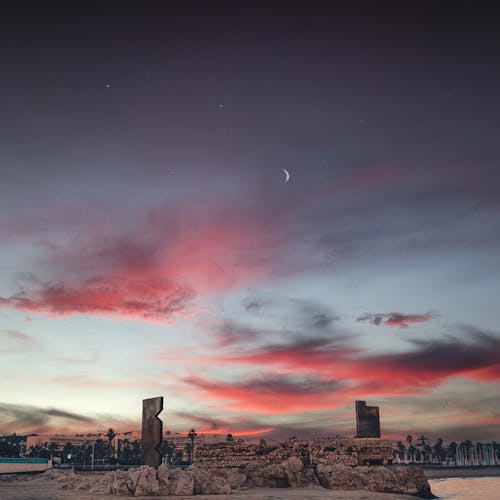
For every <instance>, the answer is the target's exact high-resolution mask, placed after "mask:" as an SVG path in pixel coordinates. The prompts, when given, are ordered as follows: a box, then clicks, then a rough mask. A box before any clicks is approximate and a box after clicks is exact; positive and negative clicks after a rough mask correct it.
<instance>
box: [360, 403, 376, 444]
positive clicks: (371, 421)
mask: <svg viewBox="0 0 500 500" xmlns="http://www.w3.org/2000/svg"><path fill="white" fill-rule="evenodd" d="M356 437H358V438H379V437H380V416H379V411H378V406H366V401H356Z"/></svg>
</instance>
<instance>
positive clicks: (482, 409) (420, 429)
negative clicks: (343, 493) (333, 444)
mask: <svg viewBox="0 0 500 500" xmlns="http://www.w3.org/2000/svg"><path fill="white" fill-rule="evenodd" d="M5 19H6V20H7V21H6V23H7V24H6V26H5V29H2V30H1V34H0V37H1V43H0V47H2V48H1V50H2V54H3V55H4V58H3V61H4V68H3V69H4V71H3V72H2V73H3V76H2V81H1V82H0V89H1V92H0V96H1V97H0V98H1V99H2V110H3V111H2V116H1V117H0V129H1V132H2V133H1V134H0V276H1V278H2V279H1V280H0V353H1V359H2V362H1V364H0V379H1V380H2V391H1V397H0V434H8V433H10V432H17V433H19V434H23V433H31V432H35V433H55V432H60V433H62V432H63V431H64V429H75V431H77V430H80V431H82V432H87V431H90V430H93V429H96V428H97V429H98V428H108V427H112V428H113V429H116V430H118V431H123V430H128V429H139V428H140V419H141V408H140V402H141V400H142V399H145V398H148V397H154V396H158V395H161V396H164V398H165V406H164V410H163V413H162V419H163V422H164V427H165V428H169V429H172V430H173V431H184V430H186V429H189V428H191V427H193V428H196V429H197V430H198V432H207V431H210V430H213V429H218V430H219V431H220V432H221V433H232V434H233V435H235V436H237V435H240V434H253V435H257V436H258V435H262V436H263V437H266V436H268V437H274V438H277V439H281V438H287V437H288V436H290V435H300V436H303V437H304V438H308V437H315V436H326V435H331V433H332V431H333V432H334V433H335V434H336V433H339V434H346V435H349V434H350V435H354V433H355V409H354V400H362V401H365V400H366V401H367V402H368V403H369V404H374V405H376V406H378V407H380V421H381V434H382V438H395V439H400V438H402V437H403V438H404V437H405V436H406V435H407V434H413V435H415V436H417V435H421V434H424V435H425V436H431V437H432V438H437V437H442V438H443V439H445V440H446V441H452V440H454V441H461V440H462V439H472V440H481V439H484V440H491V439H499V436H500V400H499V399H498V389H497V386H498V381H499V379H500V362H499V360H500V324H499V317H498V296H499V293H498V292H499V291H500V290H499V288H500V287H499V283H500V271H499V269H500V253H499V252H498V248H499V243H500V236H499V235H500V227H499V226H500V222H499V221H500V205H499V203H498V200H499V197H498V194H499V190H500V173H499V167H498V160H499V156H500V155H499V153H500V151H499V143H498V138H497V135H498V134H497V131H498V116H499V109H498V108H499V105H500V99H499V97H500V96H499V89H500V63H499V61H498V57H497V54H496V52H497V51H496V47H497V46H498V45H499V43H497V42H500V40H497V39H498V37H499V33H498V31H497V28H496V26H495V19H496V18H495V16H494V15H493V14H492V12H488V7H487V6H486V5H482V6H481V8H479V7H474V6H471V5H469V4H468V3H466V2H463V3H460V2H458V3H454V4H453V8H451V6H450V4H448V3H446V2H443V3H440V4H439V5H432V4H431V3H424V4H421V5H404V6H403V5H398V4H397V3H390V2H387V3H383V4H380V5H377V6H375V5H371V4H370V3H369V2H360V3H358V4H355V5H353V6H352V7H349V6H346V5H344V6H341V7H339V6H337V7H335V9H334V8H333V6H330V5H329V4H327V3H322V2H318V3H317V5H315V6H314V7H309V6H308V7H306V6H305V4H303V3H301V2H287V3H286V5H285V4H284V3H280V2H276V3H274V4H273V5H271V6H266V5H265V4H264V3H259V2H255V3H254V4H252V5H250V4H249V5H245V8H241V9H238V8H237V7H236V6H233V5H232V4H231V3H230V2H222V1H221V2H210V3H202V2H186V3H183V4H182V6H181V5H180V4H175V5H173V6H169V7H167V6H166V5H162V4H161V3H160V2H158V3H153V2H151V3H150V4H149V5H148V6H147V8H146V7H145V6H139V5H137V4H136V5H135V6H134V5H121V6H120V7H119V8H118V7H116V8H112V7H111V6H110V5H107V6H102V5H99V4H97V3H93V2H86V3H85V4H84V3H77V4H74V5H72V6H71V8H70V7H69V6H65V5H63V4H59V3H57V2H47V3H45V4H44V5H30V8H29V9H23V8H19V6H18V7H15V6H14V5H13V4H11V5H10V6H9V7H8V8H7V9H6V15H5Z"/></svg>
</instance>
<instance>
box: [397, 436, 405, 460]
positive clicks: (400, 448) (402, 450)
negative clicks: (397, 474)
mask: <svg viewBox="0 0 500 500" xmlns="http://www.w3.org/2000/svg"><path fill="white" fill-rule="evenodd" d="M397 446H398V451H399V458H400V460H401V461H404V459H405V451H406V448H405V445H404V444H403V443H402V442H401V441H398V444H397Z"/></svg>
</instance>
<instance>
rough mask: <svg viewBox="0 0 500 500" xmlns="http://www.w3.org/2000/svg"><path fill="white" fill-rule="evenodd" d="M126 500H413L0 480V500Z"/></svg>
mask: <svg viewBox="0 0 500 500" xmlns="http://www.w3.org/2000/svg"><path fill="white" fill-rule="evenodd" d="M130 498H142V499H143V500H146V499H147V500H151V499H152V498H156V499H164V500H167V499H170V500H171V499H173V498H175V499H179V500H181V499H184V500H188V499H189V500H202V499H205V500H236V499H239V498H242V499H244V500H276V499H281V498H282V499H287V500H309V499H311V500H319V499H325V500H326V499H334V500H405V499H408V500H415V497H412V496H408V495H395V494H392V493H375V492H373V491H364V490H362V491H360V490H358V491H337V490H326V489H324V488H322V487H321V486H308V487H306V488H296V489H292V488H290V489H288V488H283V489H281V488H280V489H277V488H255V489H252V490H247V491H242V492H238V493H237V494H236V493H234V494H231V495H223V496H221V495H196V496H183V497H170V496H168V497H167V496H161V497H130V496H118V495H99V496H97V495H94V494H90V493H87V492H81V491H73V490H70V491H68V490H62V489H60V485H59V484H58V483H57V482H56V481H53V480H50V479H46V478H44V477H36V478H34V479H32V478H30V479H29V480H26V479H23V478H19V479H14V480H11V481H0V499H2V500H69V499H71V500H111V499H113V500H124V499H130Z"/></svg>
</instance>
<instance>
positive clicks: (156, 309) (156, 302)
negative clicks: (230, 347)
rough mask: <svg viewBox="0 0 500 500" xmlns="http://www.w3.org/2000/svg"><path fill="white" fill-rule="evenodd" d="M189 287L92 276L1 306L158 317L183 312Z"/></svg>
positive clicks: (3, 301) (51, 286)
mask: <svg viewBox="0 0 500 500" xmlns="http://www.w3.org/2000/svg"><path fill="white" fill-rule="evenodd" d="M193 297H194V292H193V291H192V290H190V289H189V288H188V287H182V286H175V285H173V284H172V283H171V282H169V281H168V280H161V279H156V280H149V281H142V282H141V281H136V280H133V279H127V278H125V277H119V276H116V277H112V278H101V277H96V278H92V279H88V280H86V281H84V282H83V283H81V284H79V285H73V286H71V285H69V286H68V285H65V284H63V283H58V284H55V285H54V284H47V285H44V286H42V288H41V289H40V290H38V291H34V292H30V293H29V294H27V293H21V294H17V295H14V296H12V297H8V298H5V299H4V298H0V305H3V306H7V307H14V308H16V309H24V310H27V311H33V312H45V313H51V314H72V313H92V314H120V315H126V316H132V317H139V318H143V319H157V318H162V317H169V316H171V315H174V314H177V313H181V312H182V311H184V310H185V309H186V306H187V305H188V304H189V302H190V301H191V300H192V299H193Z"/></svg>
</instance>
